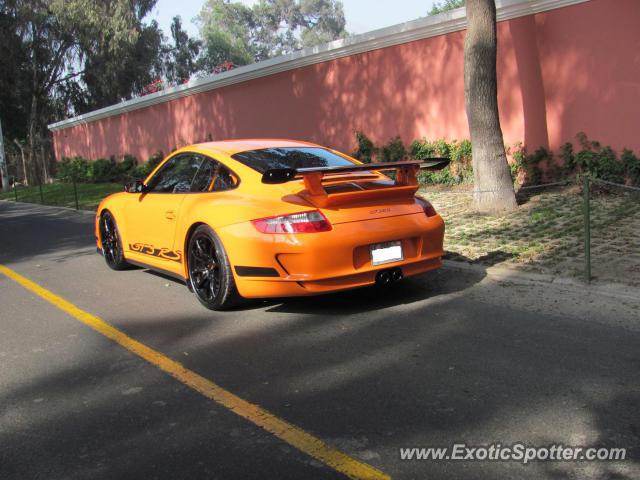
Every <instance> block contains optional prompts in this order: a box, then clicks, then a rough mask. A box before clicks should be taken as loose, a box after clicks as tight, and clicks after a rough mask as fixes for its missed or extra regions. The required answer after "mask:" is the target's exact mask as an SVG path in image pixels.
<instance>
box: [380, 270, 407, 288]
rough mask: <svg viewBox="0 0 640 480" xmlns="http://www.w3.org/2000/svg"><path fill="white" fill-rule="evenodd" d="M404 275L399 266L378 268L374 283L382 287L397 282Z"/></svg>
mask: <svg viewBox="0 0 640 480" xmlns="http://www.w3.org/2000/svg"><path fill="white" fill-rule="evenodd" d="M403 277H404V275H403V273H402V270H401V269H400V267H396V268H389V269H387V270H380V271H379V272H378V273H376V285H378V286H380V287H384V286H387V285H391V284H392V283H396V282H399V281H400V280H402V278H403Z"/></svg>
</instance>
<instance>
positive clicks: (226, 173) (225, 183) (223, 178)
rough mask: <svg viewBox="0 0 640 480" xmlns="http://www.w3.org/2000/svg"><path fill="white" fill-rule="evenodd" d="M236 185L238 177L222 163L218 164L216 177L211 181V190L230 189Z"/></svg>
mask: <svg viewBox="0 0 640 480" xmlns="http://www.w3.org/2000/svg"><path fill="white" fill-rule="evenodd" d="M237 185H238V178H237V177H236V176H235V175H234V174H233V173H231V170H229V169H228V168H227V167H225V166H224V165H220V168H218V171H217V173H216V179H215V181H214V182H213V191H214V192H220V191H223V190H231V189H232V188H235V187H236V186H237Z"/></svg>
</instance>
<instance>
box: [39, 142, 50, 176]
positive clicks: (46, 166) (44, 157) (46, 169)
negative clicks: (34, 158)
mask: <svg viewBox="0 0 640 480" xmlns="http://www.w3.org/2000/svg"><path fill="white" fill-rule="evenodd" d="M40 156H41V157H42V183H49V156H48V155H47V152H45V148H44V141H42V139H40Z"/></svg>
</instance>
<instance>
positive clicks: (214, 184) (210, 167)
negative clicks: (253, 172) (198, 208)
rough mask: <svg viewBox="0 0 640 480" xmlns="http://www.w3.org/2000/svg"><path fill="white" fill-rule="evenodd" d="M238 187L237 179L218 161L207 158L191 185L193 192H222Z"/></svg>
mask: <svg viewBox="0 0 640 480" xmlns="http://www.w3.org/2000/svg"><path fill="white" fill-rule="evenodd" d="M236 185H238V179H237V177H236V176H235V175H234V174H233V173H231V170H229V169H228V168H227V167H225V166H224V165H222V164H221V163H220V162H218V161H216V160H212V159H210V158H205V159H204V162H203V163H202V165H201V167H200V170H198V173H197V174H196V176H195V178H194V179H193V183H192V184H191V191H192V192H209V191H213V192H220V191H223V190H230V189H232V188H234V187H235V186H236Z"/></svg>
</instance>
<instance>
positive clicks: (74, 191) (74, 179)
mask: <svg viewBox="0 0 640 480" xmlns="http://www.w3.org/2000/svg"><path fill="white" fill-rule="evenodd" d="M73 197H74V198H75V201H76V210H80V207H79V206H78V186H77V185H76V177H73Z"/></svg>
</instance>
